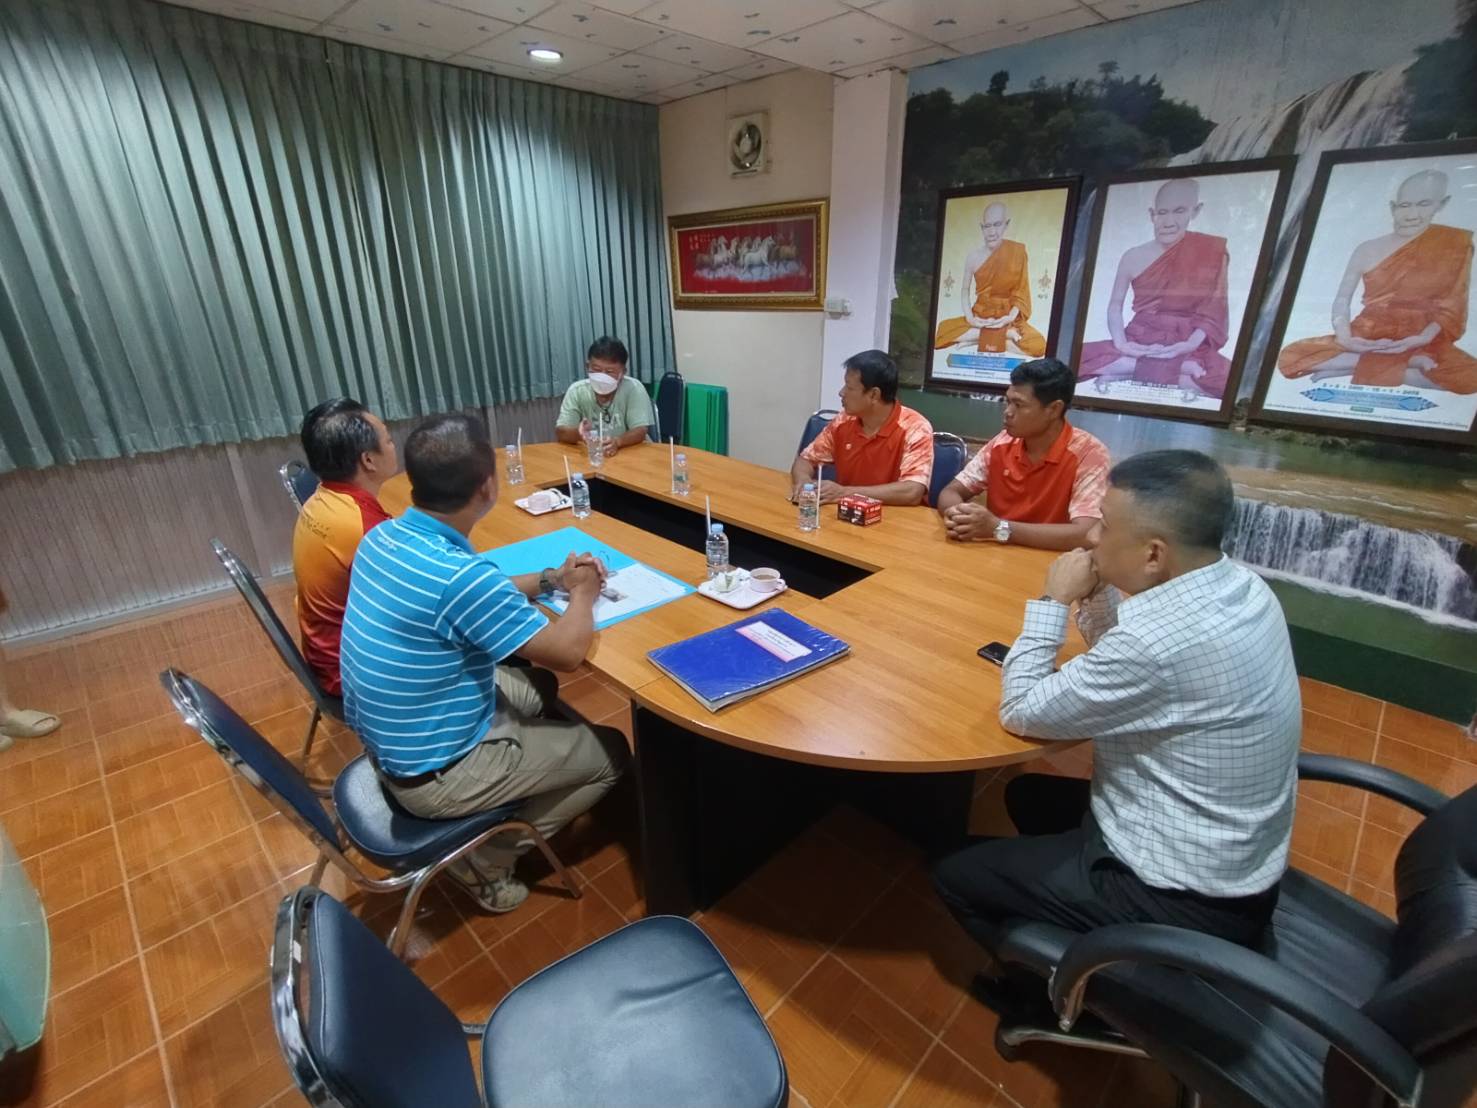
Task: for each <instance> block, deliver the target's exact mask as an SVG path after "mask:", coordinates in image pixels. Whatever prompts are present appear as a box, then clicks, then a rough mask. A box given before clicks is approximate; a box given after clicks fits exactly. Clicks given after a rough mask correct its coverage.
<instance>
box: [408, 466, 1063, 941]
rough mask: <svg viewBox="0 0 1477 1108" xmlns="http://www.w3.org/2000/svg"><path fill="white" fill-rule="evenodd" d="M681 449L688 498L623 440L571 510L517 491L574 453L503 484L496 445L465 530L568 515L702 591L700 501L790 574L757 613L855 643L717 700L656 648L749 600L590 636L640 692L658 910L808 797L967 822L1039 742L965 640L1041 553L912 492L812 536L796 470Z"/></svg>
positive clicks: (682, 902) (749, 549)
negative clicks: (577, 509) (998, 775)
mask: <svg viewBox="0 0 1477 1108" xmlns="http://www.w3.org/2000/svg"><path fill="white" fill-rule="evenodd" d="M686 453H687V457H688V466H689V471H690V474H691V485H692V490H693V491H692V494H691V495H690V496H689V497H687V498H685V499H684V498H680V497H675V496H672V495H671V492H670V484H671V479H670V472H669V460H668V451H667V449H666V448H664V447H660V446H656V445H654V444H643V445H640V446H635V447H627V448H625V449H623V450H621V451H620V452H619V453H618V454H617V455H616V456H615V457H614V458H611V459H609V460H607V461H606V462H605V464H604V466H603V467H602V468H601V469H600V470H598V471H595V473H594V475H593V478H594V479H592V480H591V488H592V493H593V501H594V507H595V511H594V513H593V514H592V515H591V516H590V517H589V518H587V519H583V520H575V519H573V518H572V517H571V516H570V514H569V513H568V512H553V513H550V514H548V515H544V516H537V517H536V516H532V515H529V514H527V513H526V512H524V511H522V510H521V509H519V508H518V507H517V506H516V505H515V504H514V503H513V501H514V499H516V498H517V497H520V496H524V495H527V494H528V493H529V492H531V491H533V490H535V489H538V488H546V487H553V486H555V485H561V484H562V483H563V481H564V461H565V459H566V458H567V459H568V461H569V463H570V465H571V467H573V468H574V469H575V470H576V471H580V470H585V471H586V476H587V477H591V476H592V474H591V473H590V472H589V468H588V466H587V463H586V458H585V452H584V449H583V448H582V447H573V446H565V445H561V444H557V443H543V444H539V445H535V446H529V447H526V448H525V452H524V454H525V457H524V462H525V471H526V479H525V482H524V483H523V484H522V485H519V486H509V485H508V484H507V479H506V473H505V472H504V471H503V467H502V465H501V459H500V460H499V499H498V503H497V506H496V507H495V508H494V509H493V510H492V511H491V512H490V513H489V514H488V515H487V516H486V517H485V518H484V519H483V520H482V521H481V522H480V523H479V524H478V525H477V527H476V528H475V529H474V530H473V532H472V536H471V538H472V542H473V545H474V546H475V547H476V548H477V549H479V550H487V549H492V548H495V547H499V546H504V545H507V544H509V543H513V542H517V541H519V540H521V539H525V538H529V537H532V536H534V535H539V534H543V533H546V532H549V531H554V530H558V529H560V528H563V527H570V526H577V527H579V529H580V530H581V531H583V532H585V533H586V534H588V535H589V536H591V538H592V539H594V540H596V541H597V542H598V543H601V544H604V545H606V546H609V547H611V548H613V549H616V550H619V551H621V552H623V553H625V554H627V555H629V556H630V557H632V558H634V559H636V560H637V561H640V562H645V563H646V564H648V565H650V566H653V567H655V568H657V569H660V570H662V571H664V572H666V573H669V574H671V575H672V576H674V577H677V578H679V579H681V580H685V581H688V582H690V583H693V584H696V583H698V582H700V581H701V580H703V578H704V576H705V570H706V564H705V559H704V554H703V497H704V495H705V494H706V495H707V496H710V497H711V498H712V510H713V519H714V520H715V521H722V522H723V523H724V524H725V528H726V530H727V531H728V532H729V535H730V543H731V549H730V555H731V559H732V561H733V562H734V564H736V565H740V566H743V567H745V568H755V567H757V566H761V565H771V566H776V567H777V568H779V569H780V570H781V572H782V573H783V575H784V576H785V578H786V580H787V582H788V583H789V586H790V587H789V589H788V590H787V591H786V592H785V593H783V594H782V595H780V596H779V597H777V598H776V599H774V600H770V601H767V602H766V603H765V604H764V605H761V606H760V607H759V608H755V609H752V611H753V612H758V611H762V610H764V608H765V607H776V606H777V607H782V608H784V609H785V610H787V611H789V612H790V613H792V614H794V615H796V616H799V617H800V618H802V619H804V620H807V621H808V622H810V623H813V624H815V625H816V626H818V627H820V628H821V629H823V630H825V631H828V632H830V633H832V634H834V635H837V636H839V637H840V638H842V639H844V640H845V641H846V642H847V643H849V644H850V646H851V652H850V654H849V656H847V657H845V658H843V659H841V660H840V661H837V662H834V663H832V664H830V665H828V666H825V667H823V668H822V669H820V670H817V671H816V672H814V673H810V674H807V675H806V676H804V677H801V678H799V679H797V680H794V681H791V682H789V683H787V684H785V685H782V686H780V687H778V688H775V689H771V690H769V691H767V692H765V693H763V694H761V695H759V696H757V697H754V698H753V699H751V700H748V701H745V702H743V703H741V704H736V705H733V706H731V707H729V708H725V709H723V710H722V711H720V712H717V713H712V712H709V711H708V710H707V709H705V708H704V707H703V706H702V705H701V704H699V703H698V702H697V701H696V700H694V699H693V698H692V697H691V696H689V695H688V694H687V693H686V692H684V691H683V690H682V689H681V688H680V687H679V686H678V685H677V684H676V683H675V682H674V681H672V680H671V679H670V678H668V677H667V676H666V675H665V674H663V673H662V672H661V671H660V670H658V669H657V668H656V667H655V666H654V665H652V663H651V662H650V661H649V660H648V659H647V656H646V655H647V652H648V651H650V650H652V649H654V648H656V647H659V646H664V645H666V644H667V643H671V642H676V641H678V640H680V639H684V638H687V637H689V636H691V635H696V634H699V633H701V632H703V631H707V630H710V629H712V628H715V627H720V626H723V625H725V624H727V623H731V622H733V621H734V620H736V619H739V618H741V613H739V612H736V611H734V610H733V609H731V608H728V607H727V606H725V605H722V604H718V603H716V602H714V601H712V600H709V599H707V598H706V597H703V596H699V595H696V594H694V595H691V596H687V597H684V598H682V599H680V600H677V601H674V602H672V603H670V604H666V605H663V606H662V607H659V608H656V609H653V610H651V611H648V612H644V613H642V614H640V615H637V616H635V617H632V618H630V619H627V620H625V621H623V622H621V623H617V624H614V625H612V626H610V627H608V628H606V629H605V630H603V631H599V632H597V633H596V636H595V643H594V645H593V647H592V648H591V651H590V654H589V659H588V662H589V665H590V667H591V669H593V670H594V671H595V672H597V673H598V674H600V675H601V677H603V678H604V679H605V680H606V681H607V682H609V683H611V684H613V685H615V686H618V687H619V688H620V689H622V690H624V691H625V692H626V694H627V695H628V696H629V697H630V698H631V701H632V709H633V719H634V725H635V741H636V772H637V784H638V788H639V791H640V798H641V808H642V840H643V842H642V846H643V863H644V867H645V870H646V874H645V877H646V892H647V902H648V904H649V905H650V906H651V910H652V911H677V912H683V913H685V912H688V911H691V910H692V908H694V907H699V906H702V905H704V904H706V903H709V902H711V900H713V899H715V898H716V897H717V896H718V895H720V894H721V893H722V892H723V891H724V890H725V889H726V888H727V887H729V886H731V885H732V884H733V883H735V882H736V881H737V880H739V879H741V878H742V877H743V876H744V875H745V873H747V871H748V870H749V869H751V868H752V866H753V865H755V864H757V862H758V861H761V860H762V858H763V857H764V856H767V853H768V852H770V851H771V850H773V849H776V848H777V847H778V846H779V845H781V844H782V843H783V842H784V841H786V840H787V839H788V838H789V837H790V836H791V835H793V834H794V833H795V832H796V831H798V830H799V829H800V828H801V827H803V826H804V824H805V823H806V822H808V821H809V819H811V818H813V817H814V816H815V815H817V814H819V812H818V811H817V810H816V798H817V794H825V795H826V796H828V797H834V796H836V795H838V790H839V795H845V796H846V797H847V799H850V800H853V801H854V802H856V803H859V804H862V805H863V806H865V807H867V808H868V809H869V810H872V811H873V812H874V814H878V815H880V816H881V817H882V818H884V819H888V820H889V821H890V822H892V823H893V824H894V825H895V826H898V827H899V829H901V830H903V831H905V832H907V833H910V834H912V835H913V836H914V837H915V838H918V839H920V841H922V842H923V843H924V845H925V846H929V847H933V848H943V847H944V846H946V845H948V843H949V842H950V841H951V840H956V839H957V838H958V837H960V836H962V835H963V834H964V831H965V823H966V821H967V818H968V808H969V802H970V800H971V799H972V781H973V771H975V770H978V769H981V768H985V767H989V766H998V765H1003V764H1006V763H1010V762H1018V761H1026V760H1029V759H1032V758H1035V757H1038V756H1039V755H1040V753H1041V749H1042V744H1040V743H1037V742H1033V741H1031V740H1028V739H1021V738H1018V737H1016V736H1014V735H1011V734H1008V733H1007V732H1006V731H1005V730H1004V729H1003V728H1001V726H1000V722H999V714H998V712H999V704H1000V672H999V670H998V669H997V668H996V667H994V666H993V665H991V664H990V663H988V662H985V661H983V660H982V659H981V658H979V657H978V656H977V654H976V651H977V649H978V648H979V647H980V646H981V645H983V644H984V643H987V642H991V641H995V640H998V641H1001V642H1005V643H1009V642H1011V641H1012V640H1013V639H1014V638H1015V635H1016V633H1017V632H1018V631H1019V629H1020V623H1021V615H1022V610H1023V606H1024V602H1025V600H1026V599H1027V598H1029V597H1033V596H1038V595H1040V593H1041V588H1042V581H1043V578H1044V575H1045V571H1046V567H1047V565H1048V564H1049V563H1050V561H1051V559H1052V557H1053V555H1051V554H1049V553H1047V552H1043V551H1035V550H1027V549H1024V548H1020V547H1011V546H1000V545H997V544H995V543H971V544H961V543H953V542H949V541H948V540H947V539H946V538H945V535H944V528H943V524H942V522H941V521H940V520H939V517H938V515H937V513H935V512H934V511H932V510H930V509H928V508H924V507H919V508H894V507H888V508H885V509H884V510H883V515H882V520H881V522H880V523H877V524H874V525H872V526H870V527H859V526H855V525H853V524H848V523H842V522H841V521H839V520H838V519H836V512H835V508H834V507H830V508H823V509H822V512H821V526H820V529H819V530H817V531H814V532H810V533H805V532H802V531H800V530H799V529H798V527H797V525H796V509H795V506H794V505H792V504H790V503H789V501H788V500H787V499H786V495H787V494H788V492H789V485H790V482H789V475H788V474H785V473H780V472H778V471H776V470H772V469H766V468H764V467H762V466H756V465H752V464H750V463H747V462H741V461H738V460H736V459H733V458H727V457H723V456H721V455H717V454H709V453H706V452H704V451H700V450H694V449H690V448H689V449H688V450H687V451H686ZM380 499H381V501H382V502H383V503H384V505H385V507H386V509H387V510H389V511H390V512H391V513H393V514H397V515H398V514H399V513H401V512H403V511H404V510H405V509H406V508H407V507H408V506H409V500H410V496H409V483H408V480H407V479H406V477H405V476H404V475H403V474H402V475H400V476H398V477H395V478H393V479H392V480H391V481H389V482H388V483H387V484H386V485H385V486H384V488H383V490H382V491H381V494H380ZM743 614H748V613H743ZM1073 634H1074V636H1075V631H1074V632H1073ZM1079 648H1080V645H1079ZM703 740H710V741H703Z"/></svg>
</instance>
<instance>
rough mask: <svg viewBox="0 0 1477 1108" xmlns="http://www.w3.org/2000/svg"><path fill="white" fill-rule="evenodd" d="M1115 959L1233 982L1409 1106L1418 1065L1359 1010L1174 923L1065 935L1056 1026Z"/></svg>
mask: <svg viewBox="0 0 1477 1108" xmlns="http://www.w3.org/2000/svg"><path fill="white" fill-rule="evenodd" d="M1119 962H1133V963H1139V964H1146V965H1156V966H1170V967H1173V968H1175V969H1181V970H1187V971H1189V972H1191V973H1194V974H1197V975H1199V976H1201V977H1204V978H1208V979H1210V980H1213V981H1218V982H1225V983H1228V984H1234V985H1235V986H1236V987H1237V988H1239V989H1244V990H1246V991H1247V992H1250V993H1253V994H1254V995H1256V996H1258V997H1260V998H1261V999H1262V1000H1265V1001H1267V1002H1268V1003H1269V1004H1271V1005H1273V1006H1274V1007H1276V1008H1279V1009H1281V1010H1282V1011H1283V1012H1286V1013H1287V1014H1288V1015H1290V1016H1292V1017H1293V1018H1295V1019H1297V1020H1299V1021H1300V1022H1302V1023H1303V1024H1304V1025H1305V1026H1307V1027H1308V1028H1310V1029H1312V1030H1313V1031H1316V1032H1317V1033H1318V1034H1319V1035H1321V1036H1323V1037H1324V1038H1325V1039H1327V1040H1328V1042H1329V1043H1330V1044H1331V1045H1332V1046H1333V1047H1334V1048H1335V1049H1337V1050H1339V1051H1340V1052H1342V1053H1343V1054H1344V1055H1345V1056H1346V1057H1348V1059H1349V1060H1350V1061H1351V1062H1353V1063H1354V1064H1355V1065H1356V1066H1358V1067H1359V1068H1360V1069H1361V1070H1363V1071H1364V1072H1365V1073H1366V1074H1368V1075H1369V1077H1370V1078H1371V1079H1372V1080H1374V1081H1375V1083H1376V1084H1378V1085H1379V1086H1380V1087H1381V1088H1383V1089H1384V1090H1385V1091H1386V1092H1388V1093H1389V1094H1390V1095H1391V1096H1393V1097H1394V1098H1395V1099H1396V1101H1397V1102H1399V1104H1400V1105H1401V1106H1402V1108H1410V1106H1412V1105H1414V1104H1415V1103H1416V1101H1417V1100H1418V1098H1419V1097H1420V1092H1421V1080H1422V1073H1421V1067H1420V1064H1419V1063H1418V1062H1416V1060H1415V1058H1414V1057H1412V1056H1411V1054H1410V1052H1409V1051H1408V1050H1406V1049H1405V1047H1403V1046H1401V1045H1400V1043H1398V1042H1397V1041H1396V1040H1395V1039H1394V1038H1392V1037H1391V1035H1390V1034H1389V1032H1387V1031H1386V1030H1385V1029H1384V1028H1383V1027H1381V1026H1380V1025H1379V1024H1377V1023H1375V1022H1374V1021H1373V1020H1372V1019H1370V1018H1369V1017H1368V1016H1366V1015H1365V1014H1364V1013H1363V1012H1361V1011H1359V1009H1357V1008H1355V1007H1353V1006H1352V1005H1350V1004H1348V1003H1347V1002H1345V1001H1344V1000H1342V999H1341V998H1339V997H1338V996H1335V995H1334V994H1333V993H1332V992H1330V991H1329V990H1327V989H1325V988H1324V987H1323V986H1322V985H1320V984H1318V983H1317V982H1315V981H1312V980H1309V979H1308V978H1304V977H1299V976H1298V975H1297V974H1294V973H1292V972H1291V971H1289V970H1287V969H1286V968H1284V967H1282V966H1279V965H1278V964H1277V963H1276V962H1273V961H1272V960H1271V959H1269V958H1265V957H1263V956H1262V955H1260V954H1257V953H1256V952H1255V951H1252V950H1248V949H1247V948H1246V947H1243V946H1237V945H1236V944H1235V943H1232V942H1228V941H1227V940H1225V939H1221V938H1217V937H1215V936H1213V935H1206V934H1202V933H1201V932H1198V931H1190V930H1187V929H1185V928H1180V927H1168V926H1165V925H1163V924H1154V923H1123V924H1113V925H1111V926H1108V927H1100V928H1097V929H1096V930H1094V931H1091V932H1088V933H1087V934H1086V935H1083V936H1082V937H1081V938H1080V939H1076V940H1075V941H1073V943H1072V945H1071V946H1069V947H1067V950H1066V953H1065V954H1063V955H1062V959H1061V961H1060V962H1058V963H1057V966H1056V969H1055V970H1054V971H1053V973H1052V976H1051V984H1050V989H1051V1003H1052V1006H1053V1007H1054V1008H1055V1009H1056V1011H1057V1015H1058V1016H1059V1017H1060V1019H1061V1026H1062V1029H1063V1030H1071V1027H1072V1024H1073V1023H1075V1022H1076V1020H1077V1017H1078V1016H1079V1015H1081V1013H1082V1002H1083V994H1084V992H1085V991H1086V989H1087V982H1088V980H1089V979H1090V978H1091V977H1092V975H1093V974H1094V973H1096V972H1097V971H1098V970H1100V969H1103V968H1104V967H1105V966H1110V965H1114V964H1115V963H1119Z"/></svg>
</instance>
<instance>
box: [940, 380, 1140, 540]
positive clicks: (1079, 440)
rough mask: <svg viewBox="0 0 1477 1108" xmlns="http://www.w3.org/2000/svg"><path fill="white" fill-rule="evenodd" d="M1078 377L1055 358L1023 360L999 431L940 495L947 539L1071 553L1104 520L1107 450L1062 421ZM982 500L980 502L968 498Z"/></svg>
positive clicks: (1007, 397)
mask: <svg viewBox="0 0 1477 1108" xmlns="http://www.w3.org/2000/svg"><path fill="white" fill-rule="evenodd" d="M1076 387H1077V379H1076V376H1075V375H1074V374H1073V373H1072V371H1071V370H1070V369H1068V368H1067V367H1066V366H1065V365H1063V364H1062V363H1061V362H1059V361H1057V360H1056V359H1055V358H1037V359H1036V360H1035V361H1030V362H1022V363H1021V364H1020V365H1018V366H1016V367H1015V369H1014V370H1013V371H1012V372H1011V375H1010V388H1008V389H1006V390H1005V430H1004V431H1001V432H1000V434H998V435H996V436H995V437H994V438H993V439H991V440H990V441H989V442H987V443H986V444H985V445H984V447H983V448H982V449H981V450H980V452H979V453H978V454H976V455H975V456H974V458H973V459H972V460H971V461H970V463H969V464H968V465H967V466H965V467H964V469H963V470H962V471H961V472H960V474H959V476H958V477H956V478H954V480H952V481H950V482H949V484H948V486H947V487H946V488H945V489H944V491H943V492H941V493H940V494H939V501H938V510H939V515H941V516H943V517H944V524H945V526H946V527H947V528H948V532H949V538H951V539H958V540H959V541H961V542H970V541H973V542H989V541H991V540H994V541H995V542H1002V543H1012V542H1013V543H1016V544H1018V545H1020V546H1035V547H1039V548H1041V549H1043V550H1074V549H1076V548H1077V547H1079V546H1085V545H1086V543H1087V534H1088V532H1089V531H1091V530H1092V526H1093V524H1095V523H1097V521H1098V520H1100V519H1102V517H1103V509H1102V504H1103V495H1104V493H1106V492H1107V488H1108V470H1109V469H1110V468H1112V459H1110V458H1109V457H1108V448H1107V447H1106V446H1104V445H1103V444H1102V443H1101V442H1099V441H1098V440H1097V439H1095V438H1093V437H1092V436H1091V435H1089V434H1088V433H1087V432H1086V431H1079V430H1078V429H1077V428H1075V427H1073V426H1072V425H1071V424H1070V423H1068V422H1067V409H1068V408H1069V407H1070V406H1071V404H1072V394H1073V393H1074V392H1075V391H1076ZM980 493H984V494H985V499H984V503H983V504H981V503H980V502H979V501H977V500H975V499H974V498H975V497H977V496H979V495H980Z"/></svg>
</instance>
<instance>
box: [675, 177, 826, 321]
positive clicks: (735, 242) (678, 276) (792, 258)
mask: <svg viewBox="0 0 1477 1108" xmlns="http://www.w3.org/2000/svg"><path fill="white" fill-rule="evenodd" d="M826 207H827V206H826V201H825V200H804V201H799V202H797V203H793V204H765V205H761V206H758V207H751V208H728V209H725V210H723V211H716V212H694V213H692V214H690V215H674V216H671V217H670V218H668V220H667V240H668V245H669V248H670V251H671V255H672V306H673V307H674V308H718V309H724V308H726V309H729V310H738V311H749V312H752V311H818V310H819V309H820V307H821V305H822V304H823V303H824V302H825V299H826V232H827V226H826Z"/></svg>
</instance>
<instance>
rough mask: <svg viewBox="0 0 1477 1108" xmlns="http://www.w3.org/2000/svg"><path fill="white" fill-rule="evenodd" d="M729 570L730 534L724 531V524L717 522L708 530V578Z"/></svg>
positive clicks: (710, 578)
mask: <svg viewBox="0 0 1477 1108" xmlns="http://www.w3.org/2000/svg"><path fill="white" fill-rule="evenodd" d="M727 570H728V536H727V535H725V534H724V533H723V524H721V523H715V524H713V526H712V527H711V528H710V529H709V530H708V580H710V581H711V580H712V579H713V578H714V577H717V576H718V575H719V574H720V573H724V572H726V571H727Z"/></svg>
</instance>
